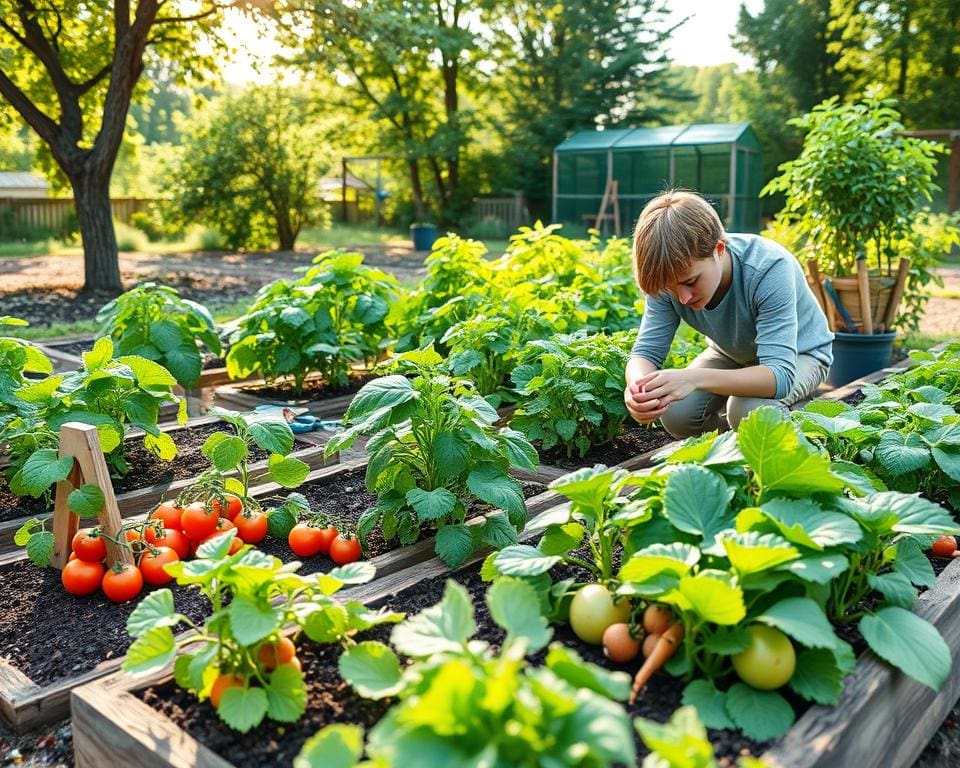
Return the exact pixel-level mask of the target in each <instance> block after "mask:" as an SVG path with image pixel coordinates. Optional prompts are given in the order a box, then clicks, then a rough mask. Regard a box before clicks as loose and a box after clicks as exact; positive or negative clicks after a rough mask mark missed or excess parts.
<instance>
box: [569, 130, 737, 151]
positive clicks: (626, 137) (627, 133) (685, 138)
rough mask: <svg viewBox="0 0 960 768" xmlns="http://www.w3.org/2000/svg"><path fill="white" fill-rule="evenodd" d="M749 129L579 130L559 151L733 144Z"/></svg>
mask: <svg viewBox="0 0 960 768" xmlns="http://www.w3.org/2000/svg"><path fill="white" fill-rule="evenodd" d="M749 130H750V123H698V124H695V125H662V126H658V127H656V128H618V129H615V130H609V131H580V132H578V133H575V134H573V136H571V137H570V138H569V139H567V140H566V141H564V142H563V143H562V144H559V145H558V146H557V149H556V151H557V152H584V151H590V150H607V149H629V148H634V147H635V148H641V147H669V146H690V145H693V144H733V143H735V142H736V141H738V140H739V139H740V138H741V137H742V136H743V134H744V133H746V132H747V131H749Z"/></svg>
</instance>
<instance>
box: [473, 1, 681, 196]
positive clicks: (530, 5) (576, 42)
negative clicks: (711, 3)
mask: <svg viewBox="0 0 960 768" xmlns="http://www.w3.org/2000/svg"><path fill="white" fill-rule="evenodd" d="M666 14H667V10H666V4H665V3H664V2H662V0H564V1H563V2H559V3H558V2H553V1H552V0H549V1H543V0H521V2H518V3H511V4H508V5H507V6H506V7H504V6H503V5H501V4H499V3H496V4H493V3H491V4H488V6H487V13H486V20H487V21H488V24H489V26H490V29H491V31H492V41H491V44H492V51H491V52H492V54H493V57H494V58H496V59H497V60H498V62H499V66H498V68H497V78H496V81H495V91H494V93H495V98H496V100H497V102H498V104H499V107H500V110H501V111H502V115H503V117H502V119H501V121H500V125H501V130H502V131H503V133H504V136H505V140H504V147H505V149H506V153H505V157H504V161H505V165H506V167H507V168H509V169H510V176H511V177H512V178H511V179H510V181H509V182H508V183H511V185H512V186H515V187H519V188H521V189H524V190H526V191H527V193H528V196H529V198H530V200H531V204H532V205H533V207H534V208H537V207H541V208H543V207H544V202H545V201H547V200H549V197H550V181H549V175H550V167H551V161H552V157H553V148H554V147H555V146H556V145H557V144H559V143H560V142H562V141H563V140H564V139H565V138H566V137H567V136H569V135H570V134H571V133H573V132H574V131H576V130H580V129H586V128H595V127H597V126H598V125H605V126H614V125H617V124H619V123H628V124H631V125H634V124H637V123H644V122H651V121H654V120H657V119H658V118H660V117H661V116H662V115H663V114H664V111H663V110H662V109H661V108H660V107H659V106H658V103H659V101H660V99H661V97H662V96H663V95H664V94H666V92H667V90H668V89H669V87H670V80H669V79H668V78H666V77H665V76H664V69H665V67H666V64H667V59H666V55H665V53H664V52H663V50H662V47H663V44H664V43H665V42H666V40H667V38H668V37H669V36H670V34H671V33H672V31H673V29H675V27H668V26H667V25H666V22H665V19H666Z"/></svg>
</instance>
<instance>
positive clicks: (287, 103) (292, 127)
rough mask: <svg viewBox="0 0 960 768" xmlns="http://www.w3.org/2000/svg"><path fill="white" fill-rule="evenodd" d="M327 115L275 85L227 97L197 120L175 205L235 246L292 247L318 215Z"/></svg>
mask: <svg viewBox="0 0 960 768" xmlns="http://www.w3.org/2000/svg"><path fill="white" fill-rule="evenodd" d="M320 125H322V120H321V119H318V116H317V115H315V114H310V111H309V109H308V99H307V98H306V97H305V96H303V95H300V94H293V93H291V92H289V91H284V90H279V89H276V88H272V87H271V88H263V87H260V88H250V89H247V90H246V91H244V92H243V93H239V94H236V95H231V96H225V97H223V99H222V100H221V101H220V102H218V103H216V104H215V105H214V108H213V109H211V111H210V113H209V114H208V115H207V116H206V117H205V118H204V119H202V120H199V121H198V124H197V127H196V129H195V131H194V132H193V134H192V135H190V136H188V137H187V139H186V142H185V146H184V148H183V152H182V160H181V162H180V164H179V166H177V167H176V168H174V169H173V172H172V173H171V178H172V179H174V182H173V185H172V186H173V192H174V196H175V199H174V206H175V207H176V208H177V209H178V211H179V214H180V216H182V217H183V218H184V219H185V220H187V221H189V220H190V219H193V218H201V219H203V220H205V221H209V222H210V223H212V224H214V225H215V226H216V227H217V229H218V230H220V233H221V234H222V235H223V236H224V237H225V238H226V240H227V244H228V245H229V246H231V247H240V246H244V245H245V246H249V247H260V246H265V245H269V243H270V240H271V239H272V238H271V234H273V235H275V236H276V239H277V241H278V242H279V244H280V249H281V250H292V249H293V247H294V244H295V243H296V240H297V236H298V235H299V234H300V230H301V229H302V228H303V226H304V225H305V224H308V223H311V222H313V221H316V220H317V217H318V216H319V213H320V203H319V200H318V199H317V189H318V188H317V182H318V181H319V179H320V176H321V175H322V172H323V170H324V169H325V168H327V167H328V166H329V163H330V158H329V153H328V152H327V151H326V149H325V147H326V146H327V142H326V140H325V138H324V136H323V135H322V128H320V127H318V126H320Z"/></svg>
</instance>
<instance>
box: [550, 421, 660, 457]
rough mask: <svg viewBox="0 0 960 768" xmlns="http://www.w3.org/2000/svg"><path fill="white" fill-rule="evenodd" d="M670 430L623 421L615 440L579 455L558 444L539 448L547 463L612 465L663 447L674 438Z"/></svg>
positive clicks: (592, 447)
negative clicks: (548, 447)
mask: <svg viewBox="0 0 960 768" xmlns="http://www.w3.org/2000/svg"><path fill="white" fill-rule="evenodd" d="M674 439H675V438H673V437H672V436H671V435H670V433H669V432H667V431H666V430H665V429H663V428H662V427H642V426H640V425H639V424H634V423H632V422H631V423H629V424H626V423H625V424H624V428H623V430H622V431H621V432H620V434H619V435H617V436H616V437H615V438H613V440H611V441H610V442H609V443H606V444H605V445H594V446H591V447H590V449H589V450H588V451H587V453H586V454H585V455H584V456H583V457H582V458H578V457H577V456H576V452H574V456H572V457H568V456H567V449H566V448H564V447H563V446H555V447H554V448H551V449H550V450H548V451H544V450H540V447H539V445H538V446H537V450H538V451H540V463H541V464H542V465H543V466H546V467H559V468H560V469H579V468H580V467H592V466H593V465H594V464H606V465H607V466H608V467H612V466H613V465H614V464H619V463H620V462H621V461H626V460H627V459H631V458H633V457H634V456H639V455H640V454H641V453H647V452H649V451H655V450H656V449H657V448H662V447H663V446H665V445H666V444H667V443H670V442H672V441H673V440H674Z"/></svg>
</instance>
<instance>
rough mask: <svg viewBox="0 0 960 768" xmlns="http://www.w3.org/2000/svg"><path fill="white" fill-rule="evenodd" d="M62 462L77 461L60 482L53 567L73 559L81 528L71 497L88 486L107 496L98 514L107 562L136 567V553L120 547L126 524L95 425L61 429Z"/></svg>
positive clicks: (65, 425)
mask: <svg viewBox="0 0 960 768" xmlns="http://www.w3.org/2000/svg"><path fill="white" fill-rule="evenodd" d="M59 456H60V458H61V459H64V458H66V457H68V456H69V457H72V458H73V469H72V470H71V471H70V474H69V475H68V476H67V479H66V480H61V481H59V482H58V483H57V495H56V501H55V503H54V508H53V555H52V557H51V558H50V564H51V565H52V566H53V567H54V568H57V569H59V570H63V567H64V566H65V565H66V564H67V560H68V559H69V557H70V550H71V544H72V542H73V537H74V535H75V534H76V532H77V529H78V528H79V525H80V523H79V517H78V516H77V515H76V514H74V513H73V512H71V511H70V507H69V506H68V501H67V499H68V497H69V495H70V494H71V493H72V492H73V491H74V490H76V489H79V488H80V487H81V486H82V485H83V484H84V483H91V484H94V485H96V486H97V487H99V489H100V491H101V492H102V493H103V507H102V508H101V509H100V510H99V511H98V512H97V515H96V516H97V520H98V522H99V525H100V530H101V531H102V532H103V534H104V537H103V538H104V541H105V542H106V545H107V562H108V563H109V564H110V566H111V567H112V566H113V565H114V564H116V563H124V564H130V565H133V554H132V553H131V552H130V550H129V549H128V548H127V547H123V546H120V545H118V544H116V543H115V542H116V541H117V538H118V535H119V532H120V529H121V526H122V522H121V518H120V508H119V507H118V506H117V497H116V495H115V494H114V492H113V482H112V481H111V480H110V470H109V469H108V468H107V460H106V457H105V456H104V455H103V449H102V448H101V447H100V438H99V436H98V435H97V428H96V427H95V426H93V425H92V424H82V423H80V422H75V421H72V422H68V423H67V424H64V425H63V426H62V427H60V454H59Z"/></svg>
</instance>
